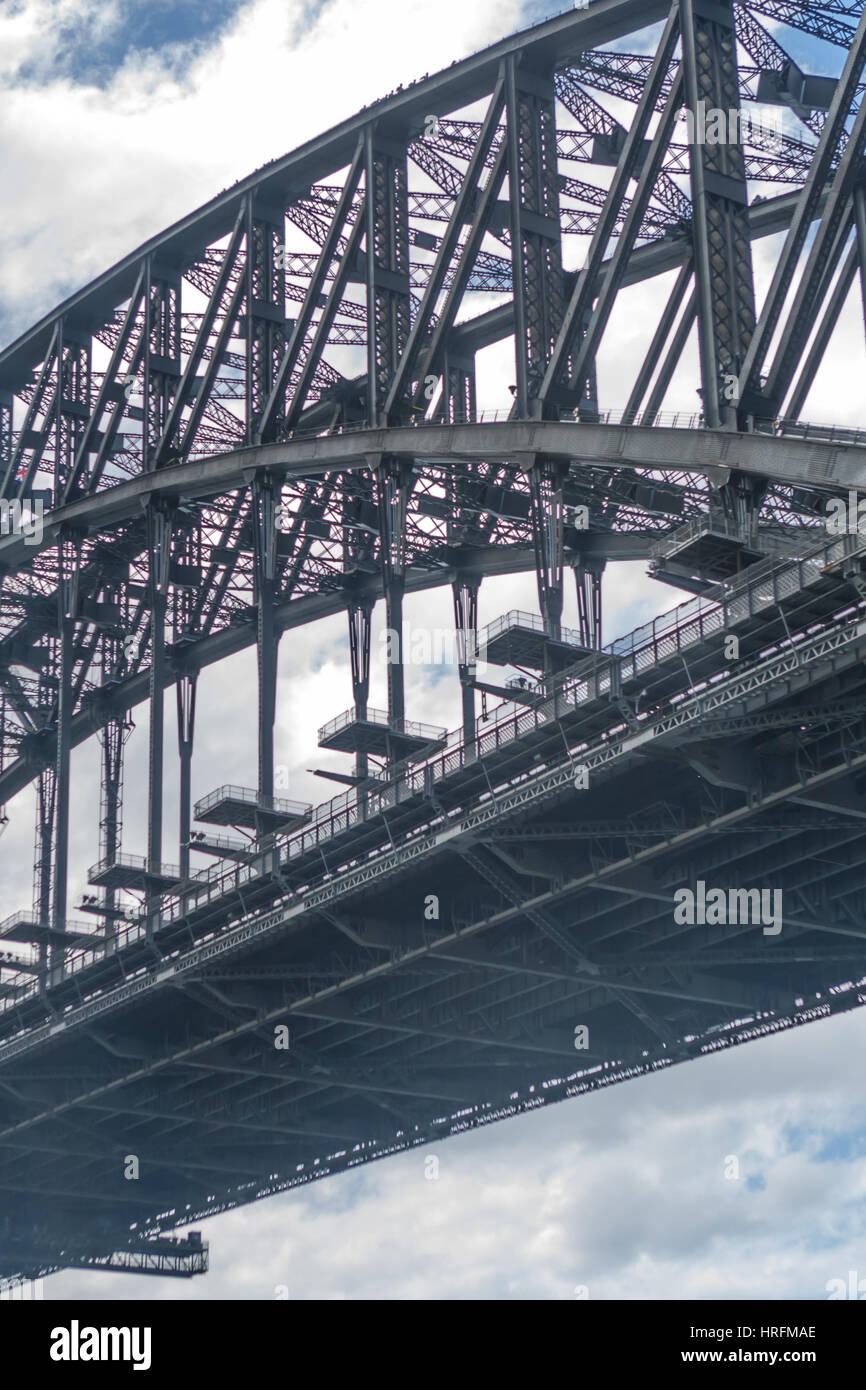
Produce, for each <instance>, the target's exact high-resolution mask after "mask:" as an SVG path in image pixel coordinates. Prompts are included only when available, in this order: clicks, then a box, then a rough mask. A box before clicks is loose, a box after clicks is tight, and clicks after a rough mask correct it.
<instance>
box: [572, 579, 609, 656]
mask: <svg viewBox="0 0 866 1390" xmlns="http://www.w3.org/2000/svg"><path fill="white" fill-rule="evenodd" d="M606 563H607V562H606V561H605V560H604V559H598V560H597V559H587V560H584V559H580V560H578V561H577V563H576V564H575V566H574V582H575V585H576V587H577V612H578V630H579V632H580V641H581V645H582V646H584V647H589V648H591V649H592V650H593V651H600V650H601V576H602V573H603V572H604V567H605V564H606Z"/></svg>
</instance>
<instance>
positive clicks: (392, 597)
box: [376, 457, 412, 729]
mask: <svg viewBox="0 0 866 1390" xmlns="http://www.w3.org/2000/svg"><path fill="white" fill-rule="evenodd" d="M411 477H412V469H411V465H410V464H408V463H406V462H404V461H401V460H399V459H395V458H387V457H383V458H382V459H380V461H379V462H378V464H377V467H376V479H377V484H378V494H379V537H380V546H381V552H380V559H381V564H382V579H383V585H384V590H385V622H386V625H387V628H388V631H389V632H390V633H391V634H392V637H395V638H396V641H392V642H391V643H390V644H389V658H388V722H389V724H390V726H391V728H392V729H401V728H402V726H403V720H404V718H405V713H406V709H405V686H404V670H403V594H404V591H405V586H406V579H405V572H406V505H407V502H408V497H409V488H410V484H411ZM395 657H396V660H395Z"/></svg>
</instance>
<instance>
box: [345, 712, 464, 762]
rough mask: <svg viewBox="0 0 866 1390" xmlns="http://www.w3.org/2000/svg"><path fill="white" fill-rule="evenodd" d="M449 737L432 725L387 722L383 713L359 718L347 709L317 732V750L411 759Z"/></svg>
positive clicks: (371, 713)
mask: <svg viewBox="0 0 866 1390" xmlns="http://www.w3.org/2000/svg"><path fill="white" fill-rule="evenodd" d="M447 737H448V731H447V729H442V728H439V727H438V726H437V725H434V724H418V723H416V722H415V721H414V720H411V719H401V720H396V721H395V722H394V723H393V724H392V723H389V721H388V715H387V714H386V713H385V711H384V710H378V709H372V710H367V713H366V715H365V716H364V717H363V718H358V715H357V714H356V712H355V710H354V709H347V710H345V711H344V712H343V713H342V714H338V715H337V716H336V718H334V719H331V720H330V721H329V722H328V723H327V724H323V725H322V727H321V729H319V734H318V739H319V747H320V748H328V749H336V750H337V751H339V752H340V753H367V754H372V755H373V756H374V757H377V758H388V757H390V758H395V759H403V758H413V757H419V756H420V755H421V754H422V753H427V752H432V751H433V750H434V749H436V748H442V747H443V746H444V744H445V742H446V739H447Z"/></svg>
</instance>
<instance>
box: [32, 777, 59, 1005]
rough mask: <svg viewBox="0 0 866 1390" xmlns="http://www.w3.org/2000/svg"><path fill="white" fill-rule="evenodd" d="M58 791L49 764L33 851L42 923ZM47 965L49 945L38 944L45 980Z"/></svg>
mask: <svg viewBox="0 0 866 1390" xmlns="http://www.w3.org/2000/svg"><path fill="white" fill-rule="evenodd" d="M56 793H57V768H56V766H54V767H47V768H45V770H44V771H43V772H41V773H40V774H39V780H38V782H37V785H36V839H35V846H34V855H33V913H34V916H35V917H36V920H37V922H39V923H40V925H42V926H50V925H51V899H52V894H53V886H54V885H53V872H52V870H53V867H54V855H53V844H52V839H53V834H52V833H53V830H54V808H55V801H56ZM47 965H48V946H47V945H46V943H45V942H41V943H40V946H39V966H40V981H41V982H42V983H44V982H45V970H46V967H47Z"/></svg>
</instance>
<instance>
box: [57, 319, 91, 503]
mask: <svg viewBox="0 0 866 1390" xmlns="http://www.w3.org/2000/svg"><path fill="white" fill-rule="evenodd" d="M57 363H58V367H57V410H56V415H55V449H54V496H55V497H62V496H63V494H64V492H65V491H66V484H67V482H68V481H69V477H70V474H71V473H72V470H73V467H74V464H75V457H76V454H77V453H78V446H79V444H80V442H81V439H82V437H83V435H84V431H85V429H86V428H87V422H88V420H89V418H90V411H91V401H90V336H89V335H86V334H83V333H81V332H79V331H78V330H76V329H73V328H72V327H70V325H69V324H68V323H67V322H66V320H65V319H61V321H60V324H59V342H58V352H57Z"/></svg>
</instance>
